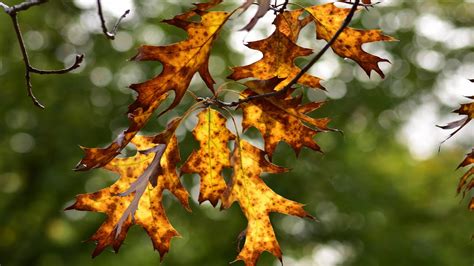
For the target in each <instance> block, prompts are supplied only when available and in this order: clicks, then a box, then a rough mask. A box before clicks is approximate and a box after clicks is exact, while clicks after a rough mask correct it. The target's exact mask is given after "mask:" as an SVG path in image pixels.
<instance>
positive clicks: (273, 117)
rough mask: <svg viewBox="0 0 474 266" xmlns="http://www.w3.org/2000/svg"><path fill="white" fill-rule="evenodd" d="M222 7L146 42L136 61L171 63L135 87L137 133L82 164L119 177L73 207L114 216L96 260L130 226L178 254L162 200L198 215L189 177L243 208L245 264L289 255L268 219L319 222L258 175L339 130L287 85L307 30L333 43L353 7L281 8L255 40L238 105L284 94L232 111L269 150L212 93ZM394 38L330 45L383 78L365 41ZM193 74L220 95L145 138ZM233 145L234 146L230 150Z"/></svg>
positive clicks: (349, 31)
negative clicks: (278, 153) (185, 133)
mask: <svg viewBox="0 0 474 266" xmlns="http://www.w3.org/2000/svg"><path fill="white" fill-rule="evenodd" d="M220 2H222V0H211V1H210V2H208V3H200V4H195V7H194V8H193V9H192V10H190V11H188V12H185V13H183V14H180V15H177V16H175V17H174V18H172V19H169V20H165V21H164V22H165V23H168V24H171V25H174V26H176V27H179V28H181V29H184V30H185V31H186V32H187V34H188V38H187V39H185V40H183V41H180V42H178V43H174V44H171V45H167V46H148V45H144V46H141V47H140V48H139V51H138V54H137V55H136V56H135V57H134V58H133V59H134V60H137V61H158V62H159V63H161V64H162V65H163V70H162V72H161V73H160V74H159V75H157V76H156V77H154V78H152V79H150V80H148V81H145V82H143V83H139V84H133V85H131V86H130V88H131V89H133V90H135V91H136V92H137V93H138V96H137V98H136V100H135V102H133V103H132V104H131V105H130V106H129V108H128V119H129V127H128V128H127V129H126V130H125V131H123V132H122V133H121V134H120V135H119V136H118V137H117V139H116V140H115V141H114V142H112V144H110V145H109V146H108V147H106V148H84V151H85V156H84V158H83V159H82V160H81V161H80V162H79V164H78V165H77V168H76V169H77V170H90V169H93V168H104V169H107V170H109V171H112V172H115V173H117V174H118V175H119V176H120V177H119V179H118V180H117V181H116V182H115V183H114V184H113V185H111V186H110V187H107V188H104V189H102V190H100V191H98V192H95V193H90V194H81V195H78V196H77V197H76V202H75V203H74V204H73V205H72V206H70V207H69V208H68V209H75V210H81V211H93V212H102V213H105V214H107V219H106V220H105V222H104V223H103V224H102V225H101V226H100V227H99V229H98V230H97V232H96V233H95V234H94V235H93V236H92V237H91V240H93V241H96V242H97V246H96V248H95V250H94V252H93V256H96V255H98V254H99V253H100V252H102V251H103V250H104V249H105V248H106V247H107V246H112V247H113V249H114V250H116V251H118V249H119V248H120V245H121V244H122V242H123V241H124V239H125V237H126V234H127V231H128V229H129V228H130V226H132V225H133V224H138V225H140V226H141V227H143V228H144V229H145V231H146V232H147V234H148V235H149V236H150V238H151V240H152V242H153V246H154V248H155V249H156V250H158V251H159V253H160V255H161V258H162V257H163V256H164V255H165V254H166V253H167V252H168V250H169V248H170V242H171V238H172V237H174V236H177V235H178V232H177V231H176V230H175V229H174V228H173V226H172V225H171V223H170V221H169V220H168V218H167V216H166V211H165V209H164V207H163V204H162V199H163V191H164V190H168V191H170V192H171V194H173V195H174V196H175V197H176V198H177V199H178V200H179V201H180V202H181V204H182V205H183V206H184V207H185V208H186V209H187V210H190V205H189V194H188V192H187V191H186V190H185V189H184V187H183V186H182V184H181V181H180V176H181V175H183V174H185V173H194V174H198V175H199V176H200V194H199V202H200V203H202V202H204V201H209V202H210V203H211V204H212V205H213V206H216V205H218V202H219V201H220V202H221V208H223V209H226V208H229V207H230V206H231V205H232V204H233V203H234V202H237V203H238V204H239V206H240V208H241V209H242V211H243V213H244V215H245V217H246V218H247V220H248V225H247V228H246V229H245V230H244V234H243V235H244V245H243V248H242V249H241V250H240V253H239V254H238V256H237V260H242V261H244V262H245V264H246V265H256V263H257V260H258V258H259V256H260V254H261V253H262V252H264V251H269V252H271V253H272V254H273V255H275V256H276V257H278V258H279V259H280V260H281V256H282V253H281V250H280V247H279V245H278V242H277V240H276V237H275V233H274V230H273V227H272V224H271V222H270V218H269V213H271V212H278V213H283V214H288V215H294V216H299V217H308V218H312V217H311V216H310V215H309V214H308V213H307V212H306V211H305V210H304V209H303V205H302V204H300V203H297V202H294V201H291V200H288V199H286V198H284V197H282V196H280V195H278V194H276V193H275V192H274V191H272V190H271V189H270V188H269V187H268V186H267V185H266V184H265V183H264V181H263V180H262V179H261V178H260V175H261V174H262V173H263V172H267V173H282V172H285V171H287V169H286V168H283V167H280V166H277V165H274V164H272V163H271V159H272V154H273V153H274V151H275V148H276V146H277V144H278V143H279V142H280V141H284V142H286V143H288V144H289V145H290V146H291V147H292V148H293V149H294V150H295V152H296V153H298V152H299V151H300V150H301V149H302V148H303V147H307V148H310V149H312V150H316V151H319V150H320V147H319V146H318V145H317V144H316V142H315V140H314V136H315V135H316V134H318V133H319V132H322V131H329V130H331V129H330V128H329V127H328V122H329V119H328V118H313V117H311V116H309V115H308V114H309V113H310V112H312V111H314V110H316V109H318V108H319V107H320V106H321V105H322V103H321V102H308V103H303V97H302V96H301V95H300V96H294V93H293V92H294V91H295V90H296V89H295V88H286V86H287V85H288V84H289V83H290V82H291V81H292V79H293V78H294V77H295V76H297V75H298V74H299V72H300V71H301V69H300V68H299V67H298V66H296V65H295V64H294V60H295V59H296V58H297V57H302V56H308V55H311V54H312V53H313V51H312V50H311V49H307V48H303V47H300V46H299V45H298V44H297V40H298V37H299V33H300V30H301V29H302V28H303V27H305V26H307V25H309V24H310V23H315V24H316V37H317V38H318V39H323V40H326V41H329V40H330V39H331V38H332V37H333V36H334V34H335V33H336V31H338V30H339V28H340V27H341V25H342V23H343V21H344V19H345V18H346V16H347V15H348V13H349V9H348V8H339V7H336V6H335V5H334V4H325V5H318V6H312V7H307V8H301V9H296V10H292V11H284V12H283V11H282V12H279V13H278V14H277V16H276V19H275V21H274V25H275V27H276V29H275V31H274V32H273V33H272V34H271V35H270V36H269V37H267V38H265V39H263V40H259V41H255V42H251V43H249V44H248V47H249V48H251V49H255V50H258V51H260V52H262V53H263V58H262V59H260V60H258V61H257V62H255V63H253V64H250V65H246V66H238V67H234V68H233V73H232V75H230V76H229V78H230V79H232V80H241V79H249V80H248V81H246V82H245V83H244V85H245V86H246V89H245V90H243V91H242V92H241V93H240V99H247V98H248V97H252V96H256V95H262V94H266V93H272V92H276V91H280V90H284V91H282V92H283V93H280V94H277V95H275V96H271V97H260V98H256V99H254V100H249V101H242V102H240V103H239V104H237V105H235V106H234V107H238V108H240V109H241V110H242V116H243V120H242V127H243V130H244V131H245V130H246V129H248V128H250V127H255V128H256V129H258V130H259V131H260V132H261V134H262V137H263V141H264V150H261V149H259V148H257V147H255V146H253V145H252V144H250V143H249V142H247V141H245V140H243V139H242V138H241V137H240V135H239V133H238V132H235V133H233V132H231V131H230V130H229V129H227V128H226V123H227V118H226V117H225V116H224V115H223V113H221V112H222V111H223V110H224V111H225V114H228V113H229V110H228V108H226V107H225V105H224V104H222V102H220V101H219V100H218V99H219V98H218V97H219V92H218V91H216V90H214V83H215V82H214V80H213V78H212V77H211V75H210V73H209V66H208V62H209V55H210V52H211V50H212V47H213V44H214V41H215V40H216V38H217V37H218V35H219V32H220V30H221V29H222V27H223V26H224V25H225V23H226V22H227V21H228V20H229V18H230V17H231V16H232V14H234V12H230V13H229V12H223V11H210V9H211V8H214V7H216V6H217V5H218V4H219V3H220ZM195 16H199V17H200V21H199V22H196V21H195V19H191V18H192V17H195ZM301 17H304V18H301ZM392 40H394V39H393V38H391V37H388V36H385V35H383V34H382V33H381V32H380V31H378V30H358V29H353V28H349V27H347V28H345V29H344V30H343V32H342V33H341V35H340V36H339V38H338V39H337V40H336V41H335V42H334V43H333V45H332V46H331V47H332V49H333V51H334V52H335V53H336V54H338V55H339V56H341V57H343V58H350V59H353V60H354V61H356V62H357V63H358V64H359V65H360V66H361V67H362V68H363V69H364V70H365V71H366V72H367V73H368V74H370V72H371V71H372V70H374V71H376V72H377V73H379V74H380V75H381V76H383V73H382V71H381V70H380V68H379V66H378V63H379V62H382V61H386V60H385V59H382V58H379V57H377V56H375V55H372V54H369V53H366V52H365V51H363V50H362V45H363V44H364V43H368V42H374V41H392ZM195 73H199V75H200V76H201V78H202V80H203V81H204V83H205V84H206V86H207V87H208V88H209V89H210V90H211V91H212V92H213V94H214V97H213V98H210V99H205V100H199V102H198V103H197V104H196V105H194V106H193V107H192V108H191V109H190V110H189V111H187V112H186V113H185V114H184V115H183V116H181V117H177V118H175V119H173V120H171V121H170V122H169V123H168V125H167V128H166V129H165V130H164V131H163V132H161V133H159V134H157V135H155V136H141V135H137V133H138V132H139V131H140V130H141V129H142V128H143V127H144V126H145V125H146V123H147V122H148V121H149V120H150V118H151V117H152V115H153V113H154V112H155V110H156V109H158V108H159V107H160V106H161V104H162V102H163V101H164V100H165V99H167V98H168V97H169V96H170V92H171V91H174V100H173V102H172V103H171V105H170V106H168V107H167V108H166V109H165V110H164V111H162V112H161V114H162V113H164V112H167V111H168V110H171V109H173V108H175V107H176V106H177V105H178V104H179V103H180V101H181V99H182V97H183V96H184V94H185V92H186V91H187V89H188V86H189V84H190V82H191V79H192V78H193V76H194V74H195ZM297 83H298V84H300V85H302V87H303V88H309V89H324V88H323V87H322V86H321V85H320V79H319V78H317V77H314V76H312V75H309V74H307V73H305V74H304V75H302V76H301V78H299V79H298V80H297ZM219 103H220V104H219ZM198 109H202V110H201V111H200V112H199V114H198V123H197V125H196V127H195V129H194V130H193V135H194V138H195V139H196V141H197V142H198V143H199V149H197V150H195V151H194V152H193V153H192V154H191V155H190V156H189V158H187V159H186V160H184V163H183V164H182V165H181V166H179V165H180V164H181V162H182V160H181V158H180V154H179V149H178V141H177V138H176V136H175V131H176V129H177V128H178V127H179V126H180V124H181V123H182V121H184V120H185V119H186V117H187V116H188V115H193V114H194V113H195V111H196V110H198ZM129 143H132V144H133V145H135V146H136V148H137V150H138V152H137V153H136V154H135V155H134V156H131V157H126V158H123V157H118V155H119V154H120V153H121V151H122V149H124V148H125V147H126V146H127V145H128V144H129ZM229 147H233V148H232V150H231V149H230V148H229ZM225 168H231V169H232V170H233V173H232V177H231V181H230V182H229V183H226V181H225V179H224V177H223V169H225ZM471 170H472V169H471ZM471 173H472V171H471ZM471 184H472V183H471Z"/></svg>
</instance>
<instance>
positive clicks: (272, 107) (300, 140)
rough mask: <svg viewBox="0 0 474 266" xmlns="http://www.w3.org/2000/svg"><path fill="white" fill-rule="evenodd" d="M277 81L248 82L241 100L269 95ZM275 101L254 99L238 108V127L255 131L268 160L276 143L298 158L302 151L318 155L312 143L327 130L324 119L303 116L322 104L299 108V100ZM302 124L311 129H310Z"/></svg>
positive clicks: (282, 97) (273, 99) (277, 99)
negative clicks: (291, 151)
mask: <svg viewBox="0 0 474 266" xmlns="http://www.w3.org/2000/svg"><path fill="white" fill-rule="evenodd" d="M276 83H278V81H274V80H269V81H249V82H247V83H246V85H247V87H249V89H247V90H245V91H243V92H242V93H241V96H242V97H243V98H247V97H249V96H253V95H257V94H263V93H267V92H271V91H273V89H272V87H273V86H274V85H275V84H276ZM287 97H288V96H284V95H283V96H281V97H278V98H275V97H267V98H260V99H255V100H252V101H249V102H246V103H243V104H242V105H241V108H242V112H243V120H242V127H243V129H244V130H246V129H248V128H249V127H252V126H253V127H255V128H257V129H258V130H259V131H260V133H261V134H262V137H263V139H264V141H265V145H264V146H265V152H266V153H267V154H268V156H269V158H272V155H273V152H274V151H275V149H276V146H277V144H278V143H279V142H280V141H284V142H286V143H288V144H289V145H290V146H291V147H292V148H293V149H294V150H295V152H296V153H297V154H298V153H299V152H300V150H301V148H302V147H308V148H310V149H313V150H316V151H320V150H321V149H320V147H319V146H318V145H317V144H316V142H315V141H314V136H315V135H316V134H317V133H318V132H320V131H321V130H329V128H328V126H327V124H328V123H329V121H330V120H329V119H328V118H320V119H315V118H312V117H310V116H308V115H306V113H309V112H311V111H314V110H316V109H317V108H319V107H320V106H321V105H322V104H323V103H322V102H311V103H307V104H301V98H287ZM303 122H306V123H308V124H309V125H312V126H314V127H315V128H316V129H312V128H310V127H308V126H306V125H305V124H304V123H303Z"/></svg>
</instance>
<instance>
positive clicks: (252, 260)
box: [223, 140, 312, 266]
mask: <svg viewBox="0 0 474 266" xmlns="http://www.w3.org/2000/svg"><path fill="white" fill-rule="evenodd" d="M232 162H233V166H234V173H233V176H232V183H231V185H230V186H229V188H228V189H227V190H226V192H225V194H224V198H223V207H224V208H229V207H230V206H231V205H232V203H233V202H238V203H239V205H240V208H241V209H242V211H243V213H244V215H245V217H246V218H247V220H248V225H247V229H246V230H245V231H244V233H245V243H244V246H243V248H242V250H240V253H239V255H238V256H237V260H242V261H244V262H245V265H246V266H255V265H256V264H257V261H258V258H259V257H260V255H261V254H262V253H263V252H264V251H268V252H270V253H272V254H273V255H274V256H276V257H277V258H279V259H280V261H281V258H282V252H281V249H280V246H279V244H278V241H277V239H276V237H275V232H274V231H273V227H272V224H271V222H270V216H269V215H270V213H271V212H278V213H283V214H288V215H294V216H299V217H308V218H312V217H311V216H310V215H309V214H308V213H307V212H306V211H305V210H304V209H303V204H300V203H297V202H294V201H291V200H288V199H286V198H284V197H282V196H280V195H278V194H276V193H275V192H274V191H273V190H271V189H270V188H269V187H268V186H267V185H266V184H265V182H263V180H262V179H260V174H261V173H262V172H267V173H282V172H285V171H286V169H285V168H282V167H279V166H276V165H274V164H272V163H270V162H268V161H267V160H266V159H265V152H264V151H262V150H260V149H258V148H256V147H254V146H252V145H250V144H249V143H248V142H246V141H243V140H241V141H240V142H238V143H237V144H236V146H235V149H234V152H233V156H232Z"/></svg>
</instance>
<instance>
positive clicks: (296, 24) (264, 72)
mask: <svg viewBox="0 0 474 266" xmlns="http://www.w3.org/2000/svg"><path fill="white" fill-rule="evenodd" d="M299 14H301V11H292V12H284V13H283V14H280V15H278V16H277V18H276V19H275V22H274V24H275V25H276V26H277V28H276V29H275V31H274V32H273V34H272V35H271V36H270V37H268V38H266V39H263V40H259V41H255V42H250V43H249V44H247V46H248V47H249V48H251V49H254V50H259V51H261V52H262V53H263V58H262V59H260V60H259V61H257V62H255V63H253V64H250V65H246V66H241V67H233V68H232V70H233V71H234V72H233V73H232V74H231V75H230V76H229V78H230V79H233V80H239V79H244V78H250V77H253V78H257V79H261V80H266V79H271V78H274V77H278V78H281V79H283V80H282V81H281V83H280V84H278V86H276V87H275V90H280V89H282V88H283V87H285V86H286V85H287V84H288V83H290V81H291V80H292V79H293V78H294V77H295V76H296V75H297V74H298V73H299V72H300V71H301V69H300V68H299V67H297V66H296V65H295V64H294V60H295V59H296V58H297V57H301V56H307V55H310V54H312V52H313V51H312V50H311V49H307V48H302V47H300V46H298V45H297V44H296V43H295V41H296V38H297V36H298V34H299V31H300V30H301V27H303V26H304V23H303V22H301V21H300V20H298V16H299ZM297 15H298V16H297ZM298 83H299V84H302V85H306V86H308V87H311V88H321V85H320V84H319V83H320V79H319V78H317V77H314V76H312V75H309V74H304V75H303V76H302V77H301V78H300V79H299V80H298Z"/></svg>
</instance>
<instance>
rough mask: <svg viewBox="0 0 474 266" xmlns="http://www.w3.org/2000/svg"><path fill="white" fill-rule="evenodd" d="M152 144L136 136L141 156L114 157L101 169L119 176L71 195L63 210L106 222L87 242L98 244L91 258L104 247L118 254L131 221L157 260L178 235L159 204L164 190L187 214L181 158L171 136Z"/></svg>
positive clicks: (133, 141) (147, 139) (135, 143)
mask: <svg viewBox="0 0 474 266" xmlns="http://www.w3.org/2000/svg"><path fill="white" fill-rule="evenodd" d="M154 140H155V137H145V136H135V137H134V138H133V140H132V143H133V144H134V145H135V146H136V147H137V149H138V150H139V151H142V152H138V153H137V154H136V155H135V156H133V157H128V158H115V159H113V160H112V161H110V162H109V163H108V164H107V165H105V166H104V168H105V169H107V170H109V171H112V172H115V173H118V174H119V175H120V178H119V179H118V180H117V181H116V182H115V183H114V184H113V185H111V186H110V187H107V188H104V189H102V190H100V191H98V192H95V193H90V194H81V195H78V196H76V202H75V203H74V204H73V205H72V206H70V207H68V208H67V209H75V210H80V211H93V212H102V213H105V214H107V216H108V217H107V219H106V220H105V222H104V223H103V224H102V225H101V226H100V228H99V229H98V230H97V232H96V233H95V234H94V235H93V236H92V237H91V238H90V240H91V241H96V242H97V246H96V248H95V250H94V252H93V254H92V256H93V257H95V256H97V255H99V254H100V253H101V252H102V251H103V250H104V249H105V248H106V247H107V246H112V247H113V249H114V250H115V251H116V252H118V250H119V248H120V246H121V245H122V243H123V241H124V239H125V237H126V234H127V231H128V229H129V228H130V226H131V225H132V224H133V223H135V224H138V225H140V226H141V227H143V228H144V229H145V231H146V232H147V234H148V235H149V236H150V238H151V240H152V242H153V247H154V248H155V249H156V250H158V252H159V253H160V257H161V259H162V258H163V256H164V255H165V254H166V253H167V252H168V250H169V247H170V242H171V238H173V237H175V236H178V235H179V234H178V232H177V231H176V230H175V229H174V228H173V226H172V225H171V224H170V222H169V221H168V218H167V217H166V214H165V209H164V207H163V204H162V197H163V192H164V190H169V191H170V192H171V193H172V194H173V195H174V196H175V197H176V198H178V199H179V201H180V202H181V204H182V205H183V206H184V207H185V208H186V209H188V210H190V209H189V203H188V197H189V195H188V193H187V191H186V190H185V189H184V187H183V186H182V185H181V183H180V180H179V177H178V175H177V173H176V164H177V162H178V161H179V160H180V159H179V157H180V156H179V151H178V146H177V140H176V137H174V136H171V137H170V138H169V140H168V142H167V143H160V144H158V145H157V143H154ZM162 145H164V146H162ZM157 148H158V149H157ZM159 150H161V152H160V151H159ZM160 153H161V154H160ZM143 177H144V182H142V181H141V179H142V178H143ZM152 180H155V185H153V184H152V183H153V181H152ZM149 181H150V182H149Z"/></svg>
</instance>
